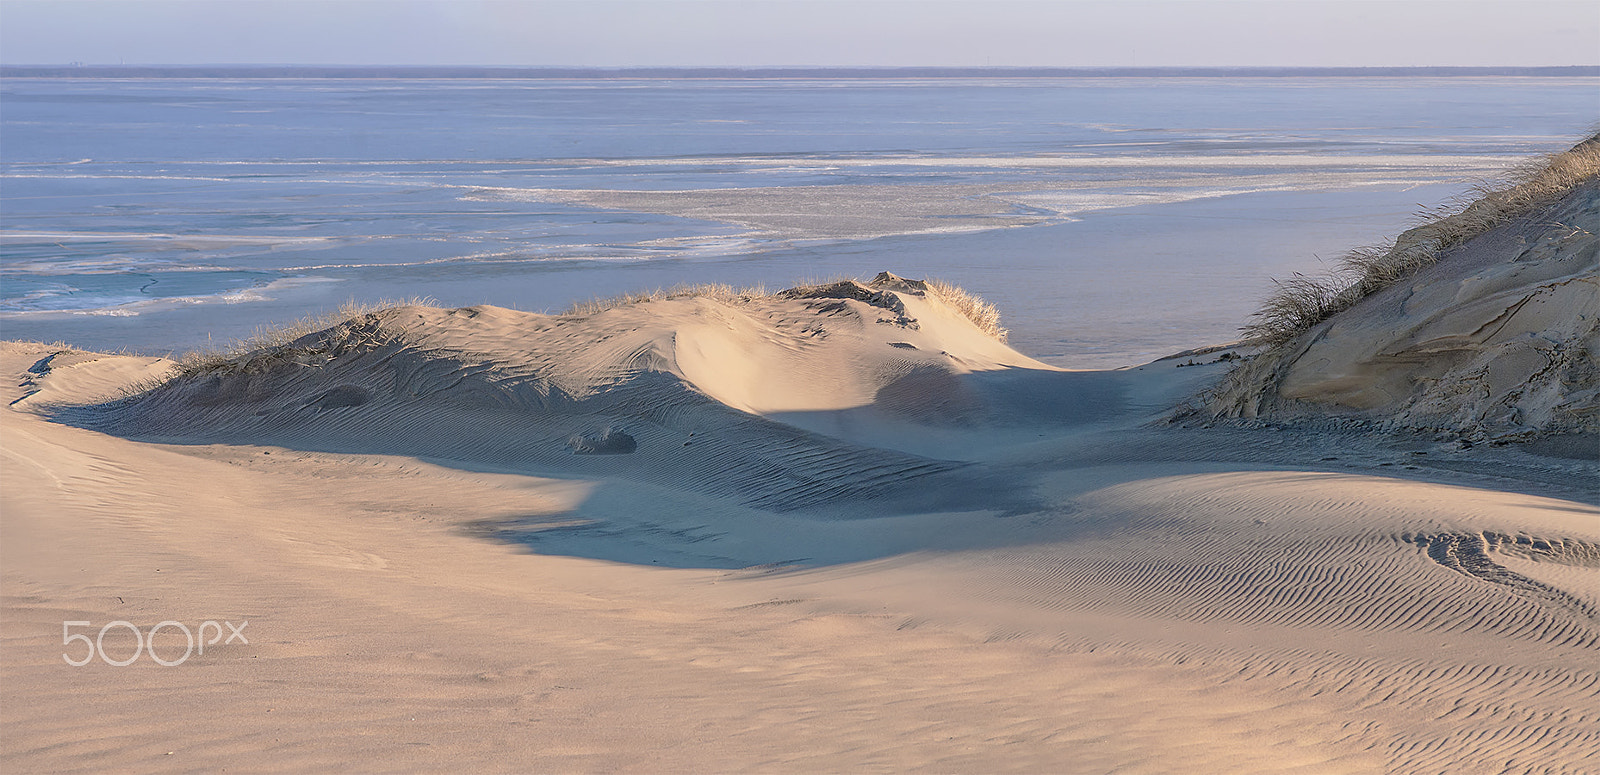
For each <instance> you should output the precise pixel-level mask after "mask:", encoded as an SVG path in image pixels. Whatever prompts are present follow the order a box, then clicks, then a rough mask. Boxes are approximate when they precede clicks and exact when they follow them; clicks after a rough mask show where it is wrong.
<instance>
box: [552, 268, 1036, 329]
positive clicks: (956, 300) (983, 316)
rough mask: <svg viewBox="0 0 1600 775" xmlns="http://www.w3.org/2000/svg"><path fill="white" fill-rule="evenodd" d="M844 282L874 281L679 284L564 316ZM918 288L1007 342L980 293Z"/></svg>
mask: <svg viewBox="0 0 1600 775" xmlns="http://www.w3.org/2000/svg"><path fill="white" fill-rule="evenodd" d="M841 282H853V283H856V284H859V285H862V286H864V287H868V288H870V287H872V283H871V282H863V281H862V280H860V279H858V278H854V277H842V276H841V277H833V278H829V279H826V280H815V281H808V282H804V283H801V284H799V285H796V286H795V287H793V288H789V289H786V290H784V291H777V292H770V291H768V290H767V289H766V287H765V286H760V285H756V286H751V287H746V288H734V287H733V286H731V285H724V284H721V283H698V284H686V285H675V286H673V287H671V288H656V289H654V290H646V291H635V292H632V293H624V294H619V295H617V296H609V297H604V298H596V299H591V300H589V301H581V302H577V303H575V304H572V305H571V306H568V307H567V308H566V309H565V310H563V311H562V312H561V314H563V315H578V316H582V315H593V314H596V313H599V312H604V311H605V310H608V309H614V308H617V307H626V306H630V305H633V304H645V303H648V302H652V301H666V300H670V299H694V298H704V299H712V300H714V301H719V302H722V303H724V304H743V303H747V302H750V301H756V300H760V299H772V298H778V297H779V296H780V295H782V296H787V297H791V298H792V297H794V296H805V295H807V294H808V293H809V292H813V291H818V290H821V289H825V288H828V287H829V286H833V285H837V284H839V283H841ZM911 282H913V283H914V285H915V287H920V288H924V289H925V291H926V292H927V294H928V295H929V296H932V297H934V298H936V299H938V300H939V301H941V302H943V303H944V304H946V305H948V306H949V307H951V308H952V309H954V310H956V311H957V312H960V313H961V314H962V315H963V316H965V317H966V318H967V319H968V320H970V321H972V324H973V325H975V326H977V327H978V329H979V330H981V331H983V332H984V333H986V334H988V335H990V336H992V337H994V338H996V339H998V340H1000V341H1002V342H1004V341H1005V340H1006V335H1007V333H1008V332H1007V331H1006V329H1005V328H1003V327H1001V325H1000V310H999V308H997V307H995V306H994V305H993V304H990V303H989V302H987V301H984V300H983V299H982V298H980V297H979V296H977V295H976V294H973V293H970V292H968V291H966V290H965V289H963V288H961V287H960V286H958V285H956V284H954V283H950V282H946V281H944V280H938V279H931V278H930V279H928V280H926V281H921V282H918V281H911Z"/></svg>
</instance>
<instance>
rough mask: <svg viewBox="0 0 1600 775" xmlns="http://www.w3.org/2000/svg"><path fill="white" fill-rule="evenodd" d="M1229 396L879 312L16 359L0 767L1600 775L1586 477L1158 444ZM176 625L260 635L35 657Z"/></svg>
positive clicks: (363, 320)
mask: <svg viewBox="0 0 1600 775" xmlns="http://www.w3.org/2000/svg"><path fill="white" fill-rule="evenodd" d="M57 353H59V354H57ZM1190 362H1194V363H1195V364H1196V365H1193V366H1191V365H1188V363H1190ZM1226 366H1227V362H1226V361H1222V360H1218V359H1217V356H1216V354H1215V353H1212V354H1206V355H1204V356H1186V357H1183V358H1173V359H1168V360H1163V361H1158V362H1156V363H1153V364H1148V365H1146V366H1143V367H1140V368H1137V369H1126V370H1120V371H1113V372H1071V371H1062V370H1058V369H1054V368H1051V367H1048V366H1045V365H1043V364H1040V363H1037V362H1035V361H1033V360H1031V359H1029V358H1027V357H1026V356H1024V355H1021V354H1019V353H1017V352H1015V351H1013V350H1011V349H1010V348H1009V347H1007V346H1006V345H1005V344H1004V343H1002V342H1001V341H1000V340H998V339H996V338H994V337H993V336H991V335H990V334H989V333H987V332H986V331H985V330H983V329H980V328H979V327H978V326H977V325H976V324H974V322H973V321H972V320H971V319H970V318H968V317H967V315H965V314H963V313H962V312H961V311H960V310H957V309H954V308H951V307H950V306H948V305H946V304H945V303H944V302H943V301H941V300H940V297H939V296H938V295H936V294H932V293H929V292H927V290H926V289H925V287H924V286H922V284H921V283H918V282H916V281H908V280H904V279H901V278H896V277H893V276H889V275H884V276H880V277H879V278H876V279H874V280H873V281H872V282H870V283H855V282H846V283H838V284H834V285H829V286H822V287H815V288H808V289H797V290H796V291H795V292H793V293H784V294H776V295H770V296H767V295H750V296H737V295H723V296H715V297H694V296H680V297H677V298H660V299H656V300H649V301H641V302H638V303H632V304H621V305H617V306H611V307H606V308H603V309H599V310H597V311H593V312H591V313H590V314H586V315H568V316H546V315H535V314H530V313H522V312H516V311H512V310H506V309H500V308H495V307H473V308H465V309H455V310H448V309H436V308H429V307H414V306H413V307H399V308H392V309H387V310H381V311H376V312H370V313H365V314H362V315H359V316H357V317H354V318H352V319H350V320H348V321H345V322H342V323H339V324H337V325H334V326H332V327H331V328H328V329H325V330H322V331H314V332H309V333H307V334H305V335H304V336H300V337H298V338H296V339H293V340H291V341H286V342H276V343H273V344H271V345H270V346H268V347H265V348H262V349H259V350H256V351H253V352H246V353H241V354H238V355H236V356H234V357H231V358H225V359H221V360H218V361H211V362H207V363H205V364H204V365H203V367H200V368H192V369H190V370H189V372H188V373H187V374H185V375H182V376H179V377H177V378H176V379H171V380H169V381H165V382H161V383H159V384H155V386H154V387H151V385H152V384H153V383H151V382H150V381H149V380H150V378H151V377H152V376H156V375H159V374H160V373H161V372H162V371H163V370H164V369H166V368H169V367H170V364H168V363H166V362H162V361H159V360H157V359H150V358H136V357H130V356H106V355H96V354H89V353H76V352H62V351H61V348H58V347H51V346H46V345H36V344H20V343H7V344H4V345H3V346H0V369H3V370H4V373H6V374H11V375H13V377H14V378H15V381H13V382H7V383H6V386H5V387H4V388H3V389H4V392H5V399H6V401H7V402H8V404H9V408H8V409H7V410H6V411H5V412H4V413H3V414H0V418H3V420H0V422H3V428H4V444H3V445H0V464H3V468H0V473H3V476H4V479H5V482H6V487H4V488H0V509H3V513H4V519H3V520H0V592H3V605H4V609H3V611H4V621H5V625H6V626H5V628H4V631H3V638H4V642H3V646H4V647H3V648H0V686H3V687H4V691H5V693H6V695H5V702H4V703H3V704H0V715H3V721H4V724H5V730H6V734H5V735H4V736H0V754H3V755H4V757H5V761H6V762H7V764H8V765H9V766H11V767H15V768H18V769H29V770H65V769H108V768H109V769H119V768H121V769H164V768H186V769H207V770H210V769H221V768H224V767H227V768H231V769H248V770H288V771H304V770H323V769H333V768H339V769H407V770H417V769H424V770H444V769H451V770H459V769H473V770H488V771H530V770H532V771H589V770H619V769H631V770H650V771H708V770H714V771H715V770H740V771H744V770H781V771H792V770H805V771H816V770H825V771H841V770H849V771H858V770H894V771H901V770H908V769H931V770H939V771H1027V772H1044V771H1048V772H1084V773H1090V772H1108V771H1118V772H1178V771H1183V772H1218V773H1222V772H1227V773H1240V772H1261V773H1280V772H1297V771H1300V772H1330V771H1333V772H1370V771H1394V772H1442V771H1449V772H1503V771H1512V772H1533V771H1563V770H1564V771H1581V770H1582V769H1583V768H1584V767H1586V766H1587V763H1588V762H1591V761H1593V760H1594V759H1595V758H1596V757H1600V734H1596V732H1595V731H1594V730H1595V729H1596V728H1600V723H1597V722H1600V699H1597V696H1600V695H1597V692H1596V687H1597V686H1600V670H1597V669H1596V666H1595V663H1594V658H1593V657H1594V655H1595V653H1596V644H1597V642H1600V613H1597V612H1600V600H1597V599H1596V596H1595V594H1594V589H1596V581H1597V580H1600V575H1597V574H1600V561H1597V559H1596V558H1597V557H1600V527H1597V526H1600V510H1597V509H1596V508H1594V507H1593V506H1592V505H1590V504H1589V503H1587V502H1586V501H1587V500H1588V499H1589V498H1590V496H1591V495H1592V493H1589V492H1587V491H1586V490H1585V489H1584V488H1583V484H1582V483H1583V482H1585V481H1590V482H1592V481H1593V479H1592V478H1590V479H1585V478H1584V477H1593V476H1594V475H1595V474H1596V473H1597V472H1596V466H1595V465H1594V464H1593V462H1592V461H1583V460H1574V459H1568V458H1551V457H1544V456H1540V455H1536V454H1532V453H1530V452H1527V451H1525V450H1522V449H1519V448H1516V447H1503V448H1489V447H1487V445H1479V446H1477V447H1473V448H1470V449H1461V448H1458V447H1457V446H1456V445H1454V444H1452V443H1448V442H1443V441H1441V442H1435V441H1433V440H1432V439H1431V438H1430V437H1414V436H1403V437H1402V436H1374V435H1368V434H1362V433H1354V432H1350V431H1345V430H1340V429H1338V428H1336V427H1316V428H1303V429H1300V430H1298V431H1295V432H1284V431H1279V430H1275V429H1272V428H1243V427H1239V428H1231V427H1217V428H1209V429H1206V428H1184V427H1175V426H1169V425H1163V424H1159V423H1158V422H1157V421H1158V420H1160V419H1161V418H1162V417H1164V416H1165V414H1166V413H1167V412H1168V411H1169V408H1170V407H1171V406H1172V405H1173V404H1174V403H1176V402H1177V401H1179V400H1180V399H1181V398H1183V397H1184V396H1186V395H1189V394H1192V393H1194V392H1195V391H1197V390H1199V389H1201V388H1203V387H1205V386H1206V385H1208V384H1211V383H1212V382H1213V381H1215V380H1216V379H1218V378H1219V377H1220V376H1221V370H1222V369H1224V368H1226ZM141 384H143V385H144V389H143V390H142V392H137V393H134V394H132V395H126V396H121V395H119V393H118V389H119V388H121V387H135V386H139V385H141ZM620 434H625V435H626V436H627V438H628V439H630V440H632V445H633V448H632V449H631V450H623V449H622V447H625V446H627V445H626V444H623V443H621V442H620ZM575 438H577V439H584V440H588V442H590V443H593V444H596V445H602V444H606V445H610V444H612V441H615V442H616V444H615V445H614V446H608V447H607V449H606V451H608V452H611V453H612V454H579V452H581V451H582V450H581V449H579V447H580V446H581V444H575V443H574V441H573V440H574V439H575ZM207 619H215V620H228V621H243V620H248V621H249V622H250V624H249V629H248V632H249V634H250V642H249V644H247V645H246V644H232V645H228V646H225V647H218V648H214V649H212V650H210V651H207V652H206V653H205V655H204V656H203V657H200V658H196V659H193V660H191V661H189V662H186V663H185V664H184V665H183V666H181V667H174V668H168V667H161V666H159V665H156V664H154V663H152V662H151V661H149V660H148V659H145V660H141V661H139V662H137V663H135V664H134V665H130V666H129V667H126V668H117V667H112V666H110V665H106V664H103V663H98V662H97V663H93V664H90V665H86V666H84V667H81V668H78V667H71V666H68V665H67V664H65V663H64V661H63V658H62V651H63V645H62V644H61V642H60V634H61V633H60V629H59V628H60V627H61V622H63V621H89V622H93V623H94V624H95V625H96V627H98V626H99V625H101V624H104V623H106V622H110V621H115V620H123V621H129V622H133V623H135V624H136V625H138V626H140V627H143V628H149V627H150V626H152V625H155V624H157V623H159V622H161V621H166V620H173V621H180V622H190V623H193V622H198V621H202V620H207ZM118 643H120V644H121V646H122V647H123V648H125V649H127V650H131V647H132V644H131V642H118ZM77 645H81V644H77ZM108 645H115V644H112V641H110V640H108ZM181 645H182V644H181V643H179V644H177V646H176V648H178V649H179V650H181ZM164 647H165V648H169V649H171V648H173V647H174V646H173V644H172V643H171V642H170V641H164ZM119 653H120V652H119ZM163 653H164V654H167V655H168V656H169V657H170V656H171V652H163ZM157 709H158V711H159V712H156V710H157Z"/></svg>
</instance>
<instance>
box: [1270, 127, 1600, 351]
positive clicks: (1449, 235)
mask: <svg viewBox="0 0 1600 775" xmlns="http://www.w3.org/2000/svg"><path fill="white" fill-rule="evenodd" d="M1596 175H1600V134H1595V135H1593V136H1591V137H1589V138H1587V139H1585V140H1584V141H1583V142H1581V143H1578V144H1577V145H1576V146H1574V147H1573V148H1572V149H1570V150H1567V151H1564V152H1561V153H1557V154H1552V155H1550V156H1546V157H1542V158H1538V159H1535V160H1533V161H1531V162H1529V163H1527V164H1524V165H1521V166H1519V167H1517V168H1516V169H1514V170H1513V171H1512V172H1511V173H1509V174H1508V175H1506V176H1505V177H1504V178H1502V179H1500V180H1498V181H1489V182H1485V183H1481V184H1479V185H1477V186H1474V187H1473V188H1472V189H1470V190H1469V191H1468V192H1467V193H1465V194H1463V195H1461V196H1460V197H1457V198H1456V199H1454V200H1452V201H1450V202H1447V203H1445V204H1443V205H1440V206H1439V207H1434V208H1428V209H1425V210H1423V211H1422V212H1420V213H1418V215H1417V221H1418V222H1419V225H1418V226H1416V227H1415V228H1413V229H1411V230H1409V231H1407V232H1405V233H1404V234H1401V235H1400V236H1399V238H1397V239H1396V240H1395V241H1394V243H1393V244H1391V245H1386V246H1382V247H1366V248H1358V249H1356V250H1352V251H1350V252H1349V253H1348V254H1346V255H1345V257H1344V258H1343V259H1342V260H1341V261H1340V262H1339V266H1338V267H1337V268H1336V269H1335V270H1334V271H1333V272H1331V273H1329V274H1328V275H1326V276H1323V277H1312V276H1308V275H1302V274H1298V273H1297V274H1295V275H1293V276H1291V277H1290V278H1289V279H1287V280H1276V281H1274V282H1275V283H1276V284H1277V290H1276V291H1275V292H1273V294H1272V295H1271V296H1269V297H1268V298H1267V300H1266V301H1265V302H1264V303H1263V304H1262V306H1261V309H1260V310H1259V311H1257V312H1256V313H1255V314H1254V315H1252V316H1251V320H1250V322H1249V323H1248V324H1247V325H1245V326H1244V327H1243V328H1242V331H1243V332H1244V335H1245V337H1246V339H1247V340H1249V341H1252V342H1253V343H1257V344H1263V345H1269V346H1275V345H1281V344H1284V343H1287V342H1289V341H1292V340H1294V339H1295V338H1296V337H1298V336H1300V335H1301V334H1303V333H1305V332H1306V331H1309V330H1311V328H1312V327H1314V326H1316V325H1317V324H1318V323H1321V322H1322V321H1324V320H1327V319H1328V318H1330V317H1332V316H1333V315H1336V314H1338V313H1340V312H1342V311H1344V310H1346V309H1349V308H1350V307H1352V306H1354V305H1355V304H1356V303H1357V302H1359V301H1361V300H1362V299H1364V298H1366V297H1367V296H1370V295H1372V294H1374V293H1377V292H1378V291H1381V290H1383V289H1385V288H1388V287H1389V286H1391V285H1394V284H1395V283H1398V282H1400V281H1401V280H1403V279H1405V278H1406V277H1409V276H1411V275H1412V274H1414V273H1415V272H1416V271H1417V270H1419V269H1421V268H1423V267H1425V266H1427V265H1429V264H1431V263H1433V262H1434V261H1437V260H1438V258H1439V255H1440V254H1442V253H1443V252H1445V251H1447V250H1449V249H1451V248H1453V247H1456V246H1458V245H1461V244H1462V243H1465V242H1466V241H1468V240H1470V239H1472V238H1473V237H1476V236H1478V235H1479V234H1483V233H1484V232H1486V231H1489V230H1490V229H1493V228H1495V227H1497V226H1501V225H1503V224H1505V223H1508V222H1510V221H1512V220H1514V219H1516V218H1518V217H1521V216H1523V215H1526V214H1527V213H1529V212H1530V211H1532V210H1533V209H1534V208H1537V207H1539V206H1540V205H1543V204H1546V203H1548V202H1551V201H1554V200H1556V199H1559V198H1561V197H1562V196H1565V195H1566V194H1567V193H1568V192H1570V191H1572V190H1573V189H1574V188H1576V187H1577V186H1578V185H1579V184H1581V183H1583V182H1584V181H1586V180H1590V179H1593V178H1594V177H1595V176H1596Z"/></svg>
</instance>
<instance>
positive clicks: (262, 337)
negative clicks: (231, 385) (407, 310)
mask: <svg viewBox="0 0 1600 775" xmlns="http://www.w3.org/2000/svg"><path fill="white" fill-rule="evenodd" d="M430 306H434V301H433V300H432V299H427V298H417V297H413V298H410V299H404V300H400V301H387V300H386V301H379V302H376V303H373V304H358V303H357V302H356V301H355V300H353V299H352V300H350V301H347V302H345V303H343V304H341V305H339V308H338V309H336V310H333V311H331V312H325V313H323V314H320V315H311V316H308V317H304V318H301V319H299V320H296V321H294V322H292V323H287V324H284V325H275V326H258V327H256V330H255V331H254V332H253V333H252V334H251V335H250V336H248V337H246V338H244V339H236V340H234V341H232V342H229V343H228V344H226V345H223V346H221V347H208V348H205V349H201V350H195V351H192V352H189V353H185V354H184V355H183V356H182V357H180V358H178V359H177V365H176V367H175V369H174V371H173V374H172V376H173V377H174V378H180V377H192V376H197V375H202V374H217V373H232V372H238V371H247V370H254V369H255V368H259V367H261V366H262V365H263V364H264V363H266V362H267V361H282V360H284V359H285V358H289V357H292V356H293V355H294V353H291V352H290V350H291V349H293V348H291V347H290V345H291V344H293V343H294V342H295V341H296V340H298V339H300V338H302V337H304V336H306V335H307V334H314V333H316V332H318V331H324V330H327V329H329V328H333V327H334V326H337V325H339V324H341V323H347V322H351V321H353V320H355V319H356V318H362V317H365V316H367V315H370V314H372V313H374V312H378V311H379V310H385V309H391V308H394V307H430Z"/></svg>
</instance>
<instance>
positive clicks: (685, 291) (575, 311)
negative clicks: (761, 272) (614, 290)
mask: <svg viewBox="0 0 1600 775" xmlns="http://www.w3.org/2000/svg"><path fill="white" fill-rule="evenodd" d="M770 295H771V294H769V293H767V289H766V288H764V287H762V286H759V285H757V286H753V287H750V288H737V289H736V288H734V287H733V286H731V285H723V284H721V283H697V284H693V285H674V286H672V287H671V288H656V289H654V290H649V291H634V292H632V293H624V294H620V295H617V296H609V297H605V298H599V299H590V300H589V301H580V302H576V303H574V304H573V305H572V306H569V307H567V308H566V309H565V310H563V311H562V312H561V314H563V315H593V314H595V313H598V312H604V311H606V310H608V309H614V308H616V307H627V306H630V305H633V304H643V303H646V302H651V301H666V300H668V299H695V298H706V299H713V300H716V301H720V302H724V303H726V304H740V303H743V302H747V301H750V300H752V299H763V298H766V297H768V296H770Z"/></svg>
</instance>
